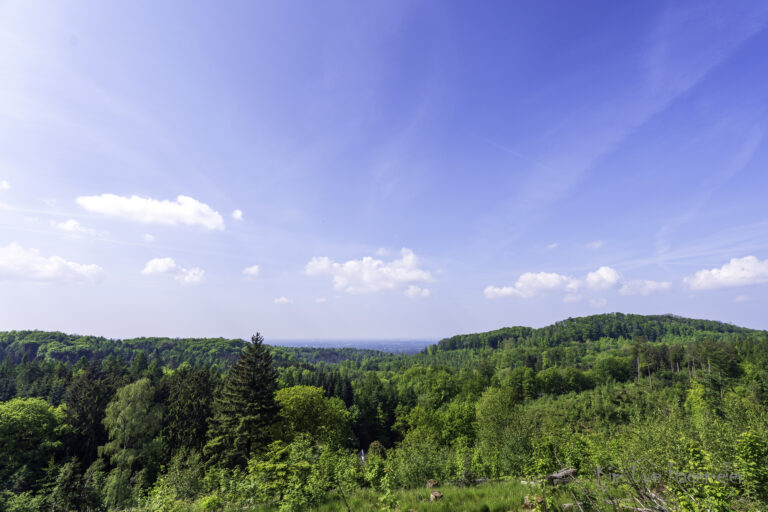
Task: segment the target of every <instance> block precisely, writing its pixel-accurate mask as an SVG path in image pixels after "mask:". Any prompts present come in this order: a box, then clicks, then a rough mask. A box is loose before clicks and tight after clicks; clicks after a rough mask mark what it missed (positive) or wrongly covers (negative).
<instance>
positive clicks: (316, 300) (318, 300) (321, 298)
mask: <svg viewBox="0 0 768 512" xmlns="http://www.w3.org/2000/svg"><path fill="white" fill-rule="evenodd" d="M327 300H328V299H326V298H325V297H318V298H316V299H315V302H317V303H318V304H322V303H324V302H326V301H327Z"/></svg>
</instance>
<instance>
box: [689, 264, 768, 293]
mask: <svg viewBox="0 0 768 512" xmlns="http://www.w3.org/2000/svg"><path fill="white" fill-rule="evenodd" d="M684 282H685V284H687V285H688V287H689V288H691V289H692V290H711V289H715V288H730V287H733V286H746V285H750V284H759V283H767V282H768V259H766V260H762V261H760V260H759V259H757V258H756V257H755V256H745V257H743V258H731V261H729V262H728V263H726V264H725V265H723V266H722V267H719V268H711V269H704V270H699V271H698V272H696V273H695V274H693V275H692V276H688V277H686V278H685V279H684Z"/></svg>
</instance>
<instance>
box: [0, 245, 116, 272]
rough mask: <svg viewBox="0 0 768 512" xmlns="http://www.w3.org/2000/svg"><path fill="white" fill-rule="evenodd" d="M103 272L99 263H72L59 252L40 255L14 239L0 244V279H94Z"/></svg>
mask: <svg viewBox="0 0 768 512" xmlns="http://www.w3.org/2000/svg"><path fill="white" fill-rule="evenodd" d="M102 273H103V269H102V268H101V267H100V266H98V265H93V264H91V265H84V264H81V263H74V262H71V261H67V260H65V259H64V258H62V257H60V256H49V257H45V256H41V255H40V253H39V252H38V251H37V250H36V249H25V248H23V247H21V246H20V245H19V244H16V243H12V244H10V245H7V246H5V247H0V279H19V280H34V281H93V280H96V279H98V278H99V277H101V275H102Z"/></svg>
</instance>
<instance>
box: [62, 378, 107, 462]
mask: <svg viewBox="0 0 768 512" xmlns="http://www.w3.org/2000/svg"><path fill="white" fill-rule="evenodd" d="M112 393H114V389H113V388H112V387H111V386H109V384H108V383H107V379H106V378H105V376H104V374H103V373H102V372H101V371H100V370H99V368H98V366H96V365H95V364H93V365H90V366H89V367H87V368H86V369H85V370H83V371H82V373H80V374H78V375H77V376H76V377H75V379H74V381H73V382H72V384H71V386H70V387H69V390H68V391H67V396H66V399H65V402H66V404H67V407H66V421H67V423H69V424H70V425H72V426H73V427H74V433H75V434H74V437H73V442H72V447H71V450H70V451H71V453H72V455H75V456H77V458H78V459H79V460H80V461H81V462H83V463H84V464H86V465H88V464H90V463H91V462H93V461H94V460H96V455H97V449H98V447H99V446H100V445H102V444H104V443H105V442H106V441H107V432H106V430H105V429H104V425H103V424H102V419H103V418H104V410H105V409H106V407H107V404H108V403H109V400H110V398H111V396H112Z"/></svg>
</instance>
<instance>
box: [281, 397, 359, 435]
mask: <svg viewBox="0 0 768 512" xmlns="http://www.w3.org/2000/svg"><path fill="white" fill-rule="evenodd" d="M275 399H276V401H277V403H278V405H279V406H280V416H281V417H282V418H283V425H284V426H285V428H284V429H283V435H284V436H285V439H286V440H290V439H292V438H293V437H294V436H296V435H297V434H302V433H303V434H308V435H309V436H310V437H311V438H312V439H314V440H315V441H322V442H326V443H329V444H333V445H340V444H343V443H345V442H346V441H348V440H349V438H350V437H351V431H350V429H349V420H350V414H349V411H347V408H346V407H345V406H344V402H342V400H341V399H340V398H336V397H332V398H328V397H326V396H324V394H323V390H322V389H321V388H317V387H314V386H293V387H290V388H284V389H281V390H279V391H278V392H277V393H276V395H275Z"/></svg>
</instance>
